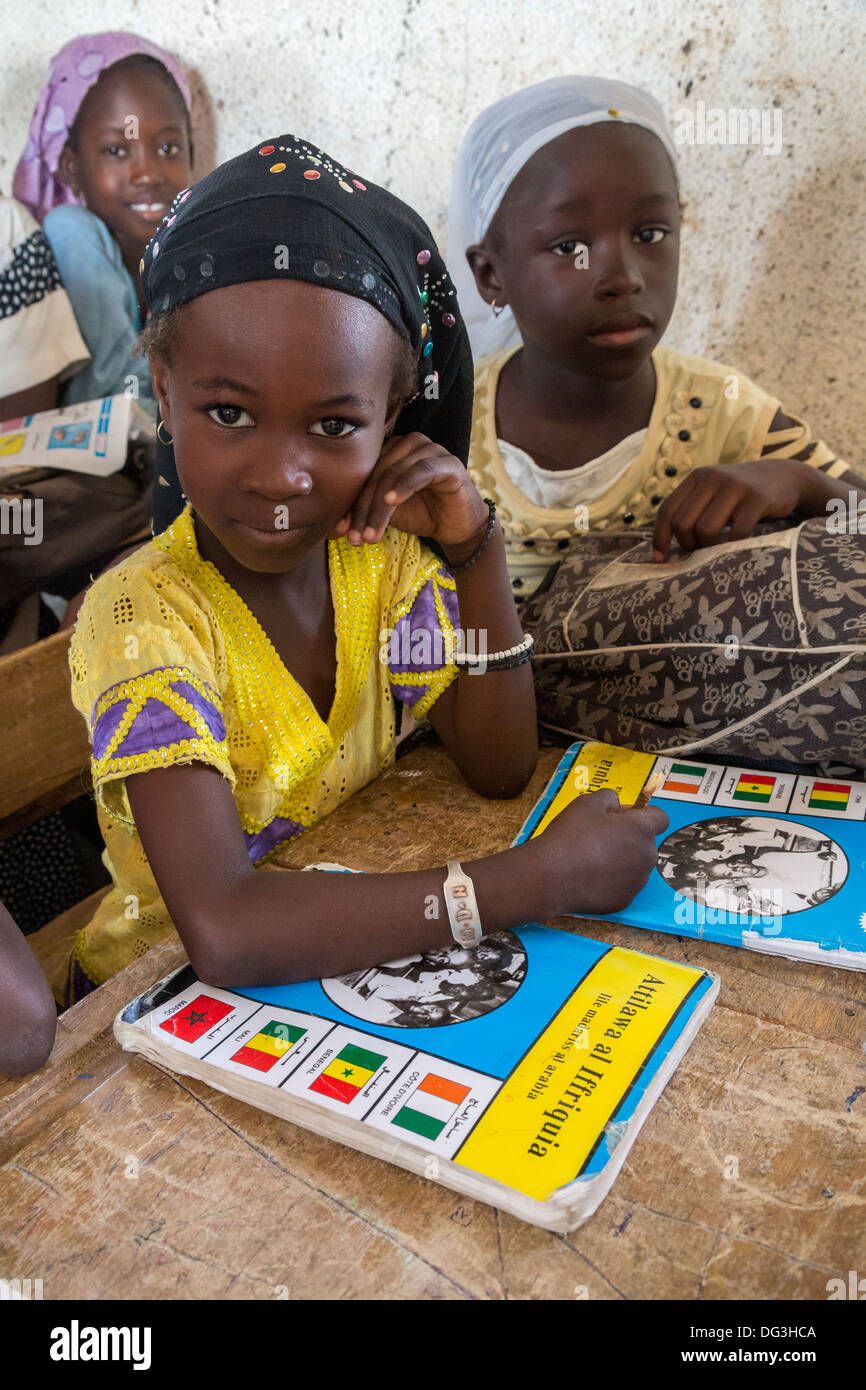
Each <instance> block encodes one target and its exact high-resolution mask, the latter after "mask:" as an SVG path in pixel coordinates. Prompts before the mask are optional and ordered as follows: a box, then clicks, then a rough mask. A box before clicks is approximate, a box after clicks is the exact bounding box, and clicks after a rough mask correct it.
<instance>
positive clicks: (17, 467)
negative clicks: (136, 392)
mask: <svg viewBox="0 0 866 1390" xmlns="http://www.w3.org/2000/svg"><path fill="white" fill-rule="evenodd" d="M138 437H142V438H152V437H153V422H152V420H151V419H150V417H149V415H148V414H147V412H146V411H144V410H143V409H142V408H141V406H140V405H139V404H138V402H137V401H136V400H134V399H133V397H132V396H126V395H119V396H106V397H104V399H102V400H97V401H80V402H79V403H77V404H75V405H65V406H61V407H60V408H59V409H58V410H43V411H41V412H40V413H39V414H38V415H23V416H20V417H19V418H18V419H15V420H4V421H2V422H0V480H2V479H3V478H8V477H11V476H12V475H13V474H15V473H22V472H24V471H25V470H27V469H30V468H52V469H61V470H63V471H64V472H70V473H91V474H96V475H97V476H99V477H107V476H108V474H109V473H117V472H118V471H119V470H120V469H121V468H122V467H123V465H124V463H125V462H126V449H127V443H128V441H129V439H136V438H138Z"/></svg>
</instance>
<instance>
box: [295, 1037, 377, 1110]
mask: <svg viewBox="0 0 866 1390" xmlns="http://www.w3.org/2000/svg"><path fill="white" fill-rule="evenodd" d="M384 1061H385V1058H384V1057H383V1056H382V1055H381V1053H379V1052H368V1051H367V1049H366V1048H365V1047H356V1046H355V1044H354V1043H347V1044H346V1046H345V1047H344V1048H343V1050H342V1051H341V1052H339V1053H338V1054H337V1056H336V1057H335V1058H334V1060H333V1061H332V1062H330V1063H329V1064H328V1066H326V1067H325V1070H324V1071H322V1072H319V1075H318V1076H317V1077H316V1079H315V1081H314V1082H313V1084H312V1085H311V1086H310V1088H309V1089H310V1090H311V1091H317V1092H318V1093H319V1095H320V1096H330V1097H331V1098H332V1100H341V1101H343V1103H344V1104H345V1105H348V1104H349V1102H350V1101H352V1100H354V1099H355V1096H356V1095H357V1094H358V1092H359V1091H362V1090H363V1089H364V1087H365V1086H366V1084H367V1082H368V1081H369V1080H370V1077H371V1076H375V1074H376V1072H377V1071H378V1070H379V1068H380V1067H381V1065H382V1063H383V1062H384Z"/></svg>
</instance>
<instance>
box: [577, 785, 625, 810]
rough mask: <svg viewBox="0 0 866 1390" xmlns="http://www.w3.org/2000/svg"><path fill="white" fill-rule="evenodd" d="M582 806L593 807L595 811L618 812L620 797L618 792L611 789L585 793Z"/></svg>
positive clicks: (581, 802)
mask: <svg viewBox="0 0 866 1390" xmlns="http://www.w3.org/2000/svg"><path fill="white" fill-rule="evenodd" d="M580 804H582V805H583V806H587V807H590V806H591V807H592V809H593V810H594V811H618V810H619V809H620V804H619V797H618V796H617V794H616V792H614V791H611V789H610V787H603V788H602V790H601V791H598V792H584V794H583V796H582V797H581V798H580Z"/></svg>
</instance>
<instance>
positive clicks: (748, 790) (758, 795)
mask: <svg viewBox="0 0 866 1390" xmlns="http://www.w3.org/2000/svg"><path fill="white" fill-rule="evenodd" d="M775 785H776V779H775V777H763V776H761V774H760V773H757V772H743V773H741V774H740V778H739V781H738V782H737V785H736V787H735V788H734V800H735V801H753V802H754V801H757V802H759V803H760V802H764V803H766V802H768V801H769V800H770V797H771V796H772V795H773V788H774V787H775Z"/></svg>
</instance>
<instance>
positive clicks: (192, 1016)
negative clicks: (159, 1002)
mask: <svg viewBox="0 0 866 1390" xmlns="http://www.w3.org/2000/svg"><path fill="white" fill-rule="evenodd" d="M233 1007H234V1006H233V1005H232V1004H224V1003H223V1002H222V1000H221V999H212V998H211V997H210V995H209V994H199V995H197V996H196V998H195V999H193V1001H192V1003H191V1004H187V1005H185V1006H184V1008H183V1009H181V1011H180V1013H177V1014H172V1016H171V1018H167V1019H166V1020H165V1023H161V1024H160V1025H159V1026H160V1028H164V1029H165V1031H166V1032H167V1033H171V1035H172V1037H175V1038H181V1039H182V1040H183V1042H196V1041H197V1040H198V1039H199V1038H200V1037H201V1035H202V1033H206V1032H207V1030H208V1029H209V1028H213V1026H214V1024H215V1023H219V1021H220V1019H221V1018H225V1016H226V1014H230V1013H231V1011H232V1008H233Z"/></svg>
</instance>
